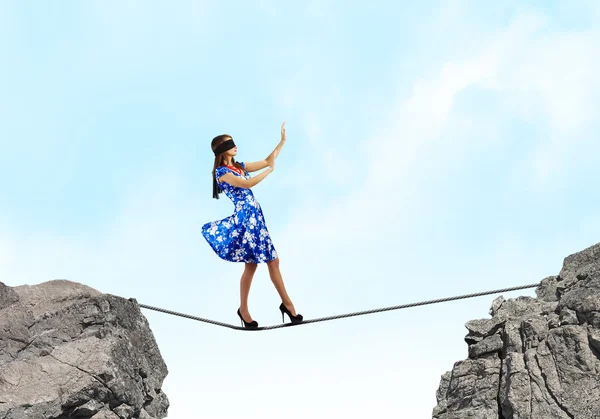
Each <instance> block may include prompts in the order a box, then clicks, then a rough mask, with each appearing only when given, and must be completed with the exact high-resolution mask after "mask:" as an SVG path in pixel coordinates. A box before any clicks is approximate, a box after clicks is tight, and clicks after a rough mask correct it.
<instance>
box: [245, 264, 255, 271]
mask: <svg viewBox="0 0 600 419" xmlns="http://www.w3.org/2000/svg"><path fill="white" fill-rule="evenodd" d="M257 267H258V264H256V263H246V267H245V268H244V269H245V270H246V271H247V272H254V271H256V268H257Z"/></svg>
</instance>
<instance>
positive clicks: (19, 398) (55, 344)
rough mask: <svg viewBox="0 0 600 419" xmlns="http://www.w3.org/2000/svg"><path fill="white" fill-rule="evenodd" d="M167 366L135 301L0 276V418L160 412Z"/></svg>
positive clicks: (126, 417) (101, 418)
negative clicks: (15, 282) (11, 282)
mask: <svg viewBox="0 0 600 419" xmlns="http://www.w3.org/2000/svg"><path fill="white" fill-rule="evenodd" d="M166 375H167V367H166V365H165V363H164V361H163V359H162V357H161V355H160V352H159V349H158V346H157V345H156V342H155V340H154V336H153V335H152V332H151V330H150V328H149V326H148V322H147V320H146V318H145V317H144V316H143V315H142V313H141V312H140V309H139V307H138V306H137V304H136V303H135V302H131V301H128V300H126V299H123V298H120V297H116V296H113V295H110V294H102V293H100V292H98V291H96V290H94V289H92V288H89V287H86V286H84V285H81V284H78V283H75V282H70V281H64V280H56V281H49V282H45V283H42V284H39V285H34V286H28V285H24V286H18V287H8V286H6V285H5V284H4V283H2V282H0V419H25V418H27V419H42V418H43V419H66V418H73V417H76V418H93V419H130V418H140V419H159V418H164V417H166V415H167V409H168V407H169V402H168V399H167V396H166V395H165V394H164V393H163V392H162V391H161V386H162V383H163V380H164V378H165V377H166Z"/></svg>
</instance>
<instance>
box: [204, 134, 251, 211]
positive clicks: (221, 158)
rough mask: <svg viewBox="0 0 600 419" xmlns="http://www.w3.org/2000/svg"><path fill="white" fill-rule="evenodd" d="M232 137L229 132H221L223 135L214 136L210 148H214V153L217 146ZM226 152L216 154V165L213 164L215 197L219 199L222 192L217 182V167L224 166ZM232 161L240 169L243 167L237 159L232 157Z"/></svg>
mask: <svg viewBox="0 0 600 419" xmlns="http://www.w3.org/2000/svg"><path fill="white" fill-rule="evenodd" d="M230 138H232V137H231V135H229V134H221V135H217V136H216V137H215V138H213V140H212V142H211V143H210V148H211V149H212V151H213V153H214V152H215V150H216V148H217V147H218V146H219V145H221V144H222V143H224V142H225V141H227V140H229V139H230ZM224 154H225V153H221V154H218V155H216V156H215V165H214V166H213V170H212V178H213V198H215V199H219V194H220V193H221V192H222V191H221V188H219V184H218V183H217V177H216V174H215V172H216V170H217V167H219V166H223V165H224V163H225V161H224V160H225V156H224ZM231 162H232V163H233V165H234V166H235V167H237V168H239V169H242V170H244V169H243V168H242V165H241V164H239V163H238V162H236V161H235V159H234V158H233V157H232V158H231Z"/></svg>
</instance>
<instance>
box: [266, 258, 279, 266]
mask: <svg viewBox="0 0 600 419" xmlns="http://www.w3.org/2000/svg"><path fill="white" fill-rule="evenodd" d="M267 266H268V267H269V268H278V267H279V258H275V259H273V260H270V261H268V262H267Z"/></svg>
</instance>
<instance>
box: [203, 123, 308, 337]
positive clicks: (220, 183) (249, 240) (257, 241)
mask: <svg viewBox="0 0 600 419" xmlns="http://www.w3.org/2000/svg"><path fill="white" fill-rule="evenodd" d="M285 140H286V138H285V122H284V123H283V124H282V125H281V141H280V142H279V144H278V145H277V147H276V148H275V150H273V152H272V153H271V154H269V156H268V157H267V158H266V159H264V160H261V161H257V162H253V163H243V162H236V161H235V159H234V156H235V155H237V147H236V145H235V143H234V141H233V138H232V137H231V136H230V135H227V134H223V135H219V136H217V137H215V138H213V140H212V142H211V145H210V146H211V148H212V151H213V153H214V154H215V164H214V167H213V172H212V174H213V198H215V199H219V194H220V193H221V192H225V195H227V197H228V198H229V199H231V201H232V202H233V204H234V206H235V212H234V213H233V214H232V215H230V216H229V217H227V218H224V219H222V220H218V221H213V222H210V223H207V224H205V225H204V226H202V234H203V236H204V238H205V239H206V241H207V242H208V243H209V244H210V246H211V247H212V249H213V250H214V251H215V253H216V254H217V255H218V256H219V257H220V258H221V259H224V260H226V261H229V262H243V263H244V264H245V268H244V273H243V274H242V278H241V280H240V307H239V309H238V311H237V314H238V316H239V317H240V320H241V321H242V325H243V326H244V327H246V328H251V329H256V328H257V327H258V323H257V322H256V321H254V320H252V316H250V312H249V311H248V294H249V293H250V285H251V284H252V278H253V277H254V272H256V268H257V266H258V264H259V263H266V264H267V267H268V268H269V275H270V277H271V281H273V285H275V288H276V289H277V292H278V293H279V295H280V297H281V301H282V302H281V305H280V306H279V310H280V311H281V318H282V321H283V320H284V313H285V314H287V315H288V317H289V318H290V320H291V322H292V323H293V324H296V323H300V322H302V315H301V314H296V310H295V308H294V304H293V303H292V300H291V299H290V297H289V296H288V294H287V292H286V290H285V286H284V284H283V278H282V277H281V272H280V271H279V257H278V255H277V251H276V250H275V247H274V246H273V242H272V241H271V237H270V235H269V231H268V230H267V226H266V224H265V218H264V215H263V212H262V209H261V207H260V205H259V203H258V201H257V200H256V198H255V197H254V194H253V193H252V190H251V188H252V187H253V186H255V185H257V184H258V183H260V182H261V181H262V180H264V179H265V178H266V177H267V176H268V175H269V174H270V173H272V172H273V170H274V169H275V159H276V158H277V156H278V155H279V152H280V151H281V147H283V144H284V143H285ZM265 167H268V169H267V170H265V171H264V172H262V173H261V174H259V175H257V176H254V177H250V175H249V172H256V171H257V170H261V169H264V168H265Z"/></svg>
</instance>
